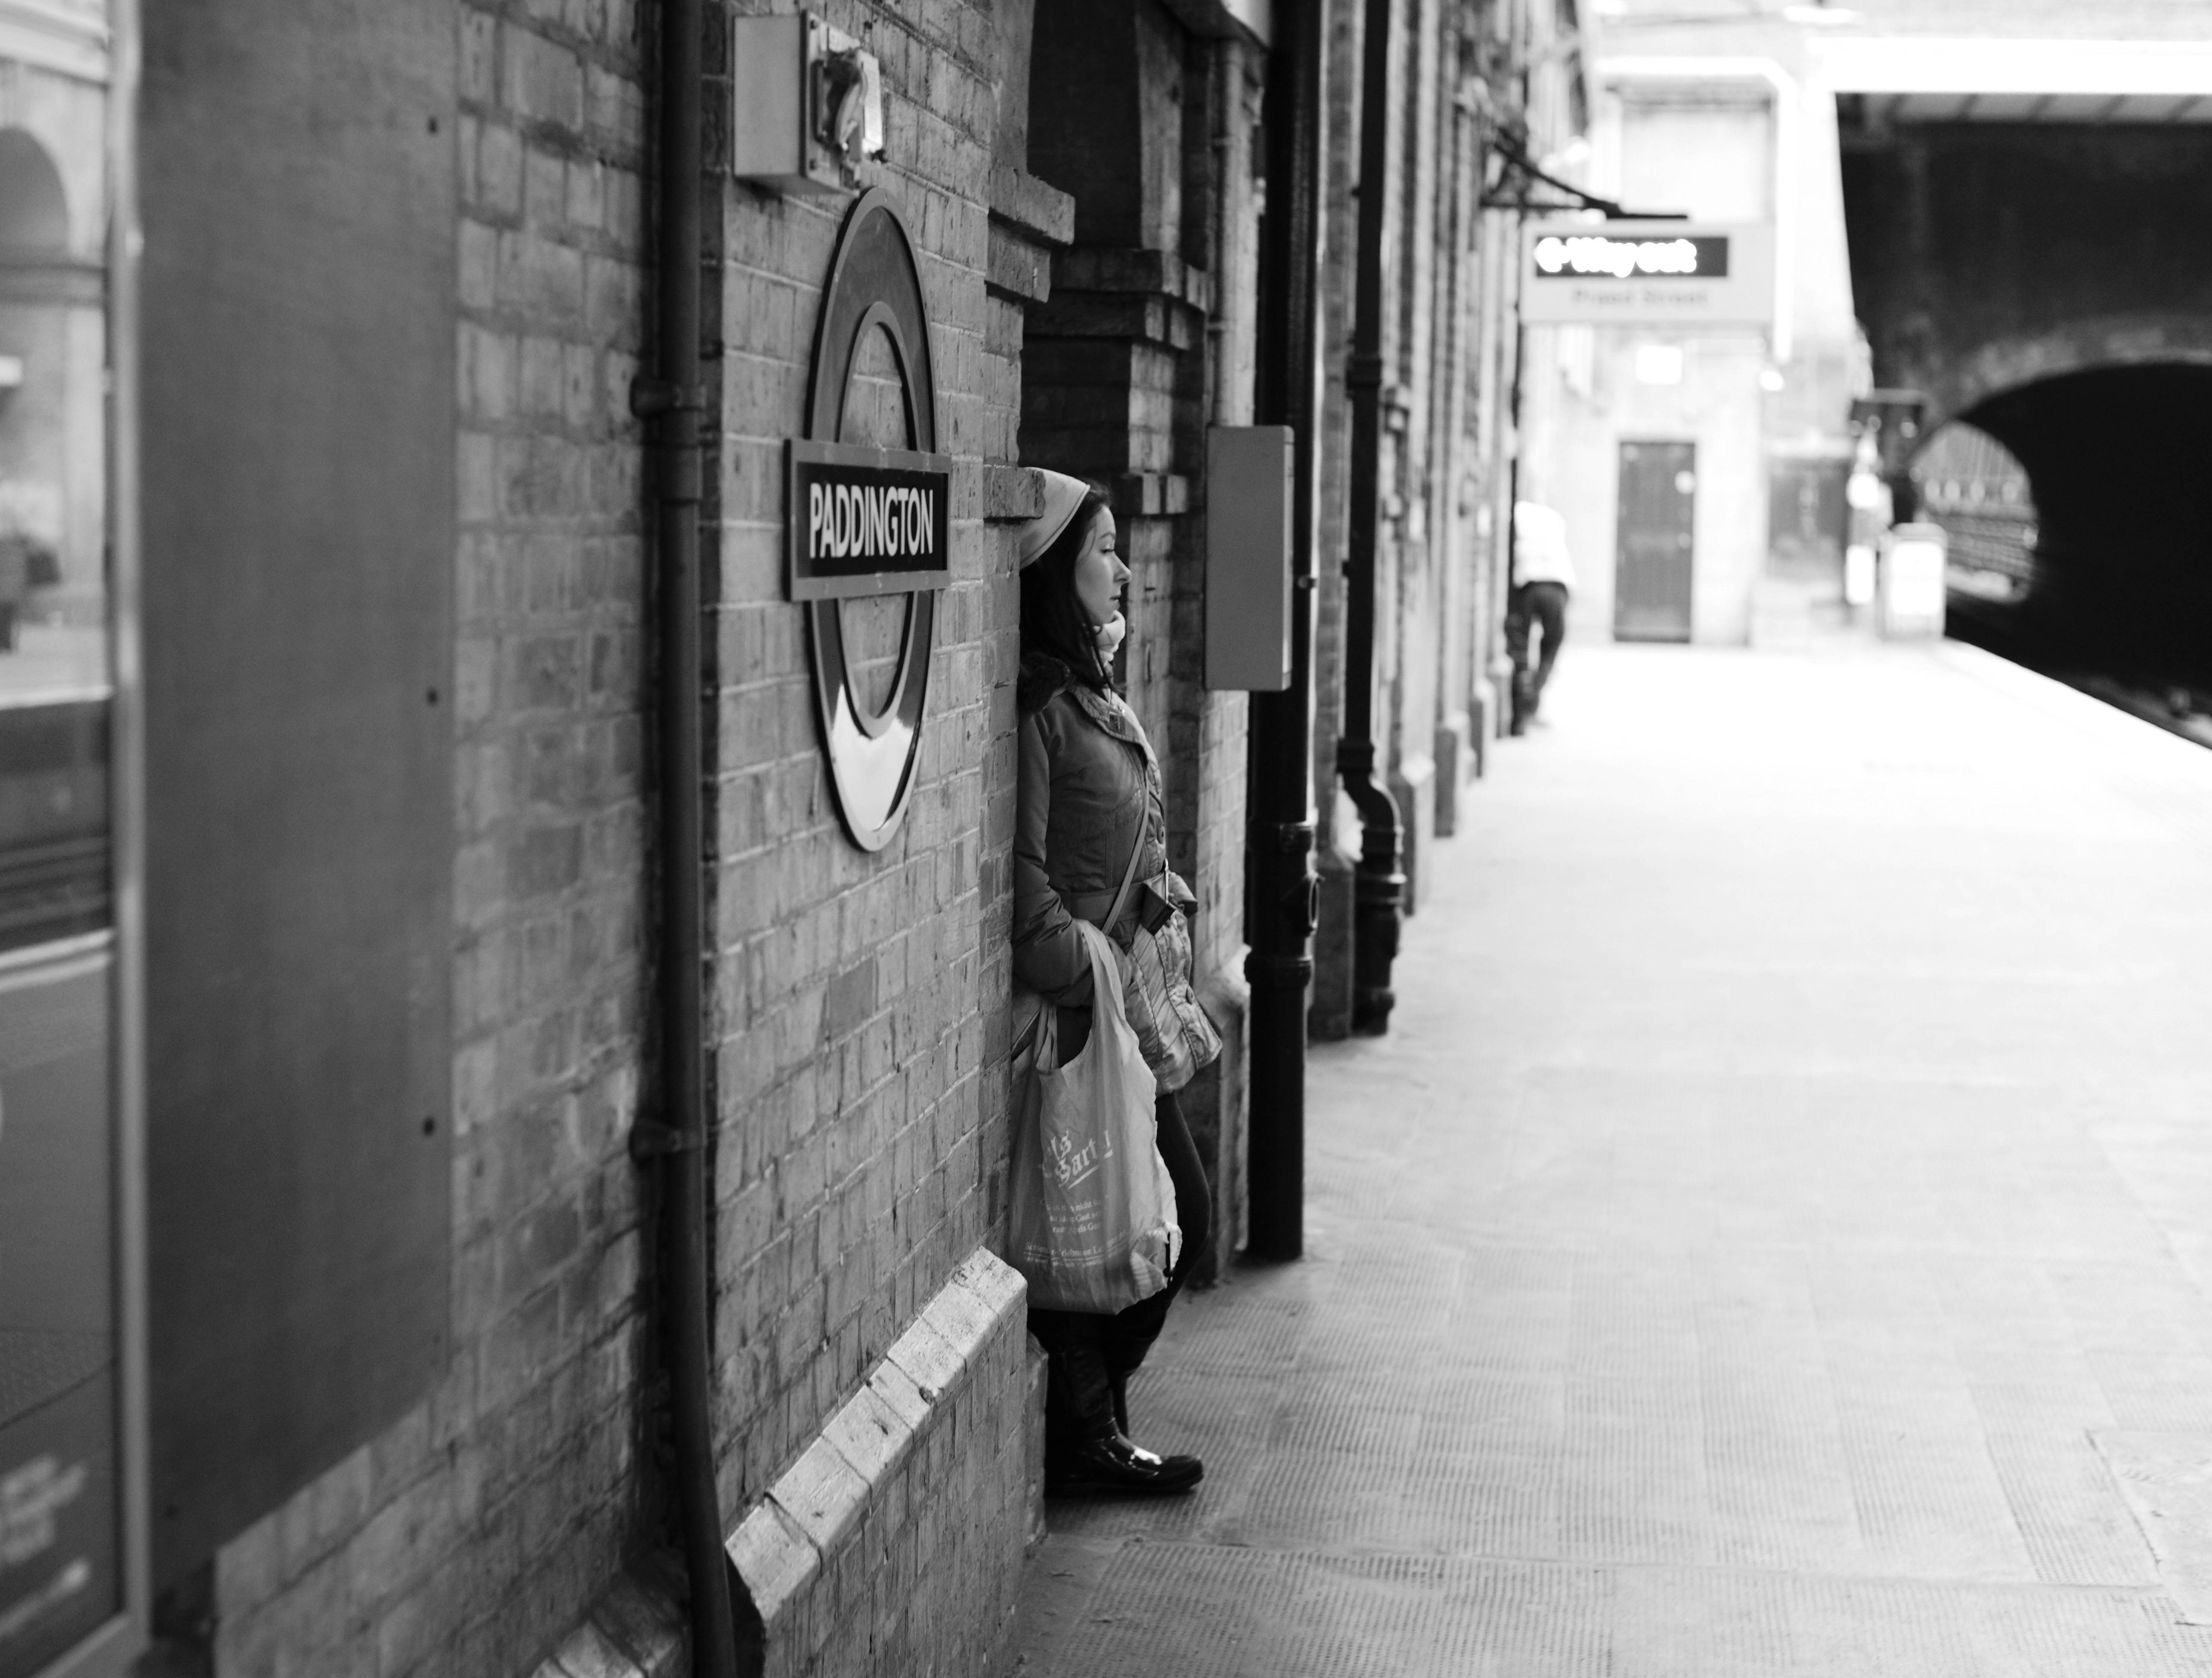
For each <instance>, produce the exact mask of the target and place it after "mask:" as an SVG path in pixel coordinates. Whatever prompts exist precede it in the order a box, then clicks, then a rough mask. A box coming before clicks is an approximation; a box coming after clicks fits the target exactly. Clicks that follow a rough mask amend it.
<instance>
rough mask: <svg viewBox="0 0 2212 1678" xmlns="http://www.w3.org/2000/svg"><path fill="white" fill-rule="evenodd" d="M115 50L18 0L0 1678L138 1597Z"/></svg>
mask: <svg viewBox="0 0 2212 1678" xmlns="http://www.w3.org/2000/svg"><path fill="white" fill-rule="evenodd" d="M109 63H110V47H109V41H108V32H107V18H106V6H105V4H104V3H103V0H46V3H44V4H42V5H40V6H39V7H36V8H9V9H0V1678H30V1675H33V1674H37V1673H39V1672H40V1671H42V1670H44V1669H46V1668H47V1667H49V1666H50V1665H51V1664H52V1663H54V1662H55V1661H57V1660H58V1659H59V1658H60V1657H63V1656H64V1655H66V1654H68V1653H70V1651H73V1650H75V1649H76V1648H78V1647H79V1646H80V1645H82V1644H83V1642H84V1641H85V1639H86V1638H88V1637H89V1636H90V1635H92V1634H93V1633H94V1632H98V1631H99V1630H100V1628H101V1627H103V1626H108V1625H110V1624H111V1623H112V1621H113V1620H114V1619H115V1617H116V1616H117V1615H118V1614H119V1613H120V1612H121V1611H122V1607H123V1581H122V1578H121V1571H120V1567H119V1565H118V1558H119V1556H120V1553H121V1542H120V1537H119V1534H120V1531H121V1518H120V1504H119V1499H118V1490H117V1487H118V1450H117V1440H118V1402H119V1392H118V1378H117V1364H116V1348H117V1335H116V1327H115V1325H116V1322H117V1294H116V1288H117V1279H118V1272H117V1265H116V1256H115V1255H116V1217H117V1212H116V1204H117V1203H116V1187H115V1177H114V1163H115V1153H116V1142H115V1137H116V1130H115V1123H116V1121H115V1103H114V1099H113V1090H112V1067H111V1055H110V1043H111V1038H112V1030H113V1026H112V1006H113V1005H112V994H113V989H114V983H113V968H114V960H115V957H114V951H113V939H114V933H113V929H112V918H111V915H112V911H111V891H110V885H109V880H110V873H111V867H112V865H111V860H110V846H109V808H110V797H109V775H110V765H109V750H108V740H109V714H110V706H111V700H112V678H111V632H110V623H109V611H108V571H109V545H110V544H109V532H110V505H109V487H108V480H109V464H108V436H109V414H108V406H109V402H108V390H109V376H108V367H109V359H108V345H109V333H108V319H107V293H108V287H107V275H106V266H105V260H106V246H107V242H108V223H109V218H110V213H111V204H110V200H111V192H112V185H111V173H110V168H109V161H108V98H109V82H108V65H109Z"/></svg>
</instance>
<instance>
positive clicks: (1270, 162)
mask: <svg viewBox="0 0 2212 1678" xmlns="http://www.w3.org/2000/svg"><path fill="white" fill-rule="evenodd" d="M1322 31H1323V17H1322V0H1302V3H1300V4H1299V5H1298V7H1297V12H1296V14H1295V15H1293V16H1292V17H1291V18H1288V19H1285V20H1283V21H1282V22H1281V24H1279V27H1277V29H1276V32H1275V41H1274V45H1273V47H1272V49H1271V50H1270V52H1269V53H1268V58H1267V94H1266V101H1267V102H1266V106H1265V121H1266V128H1267V209H1266V214H1265V220H1264V221H1263V222H1262V223H1261V232H1260V239H1261V246H1260V271H1261V275H1262V277H1263V282H1262V283H1265V284H1267V285H1269V286H1270V287H1271V288H1273V295H1269V296H1268V297H1267V299H1266V300H1265V301H1263V303H1262V305H1261V309H1260V319H1259V337H1260V344H1259V350H1260V353H1259V357H1258V362H1259V365H1258V369H1257V371H1258V374H1259V380H1258V384H1259V388H1258V390H1257V392H1255V402H1254V407H1255V410H1256V413H1255V417H1257V419H1258V420H1259V422H1260V423H1261V424H1263V425H1287V426H1289V427H1290V428H1291V432H1292V435H1293V439H1294V442H1293V453H1292V459H1293V462H1294V471H1295V479H1294V483H1295V489H1294V493H1293V495H1292V497H1291V685H1290V687H1289V688H1288V689H1287V690H1285V691H1284V692H1281V693H1255V694H1254V695H1253V696H1252V706H1251V769H1250V775H1251V780H1250V787H1251V799H1250V805H1249V822H1248V824H1247V826H1246V829H1245V849H1244V879H1245V891H1246V904H1247V907H1246V912H1245V923H1244V936H1245V938H1246V939H1247V941H1248V942H1249V944H1250V945H1251V948H1250V950H1249V953H1247V954H1246V956H1245V958H1244V977H1245V980H1246V982H1248V983H1249V985H1250V986H1251V988H1252V1000H1251V1012H1250V1015H1249V1020H1250V1025H1251V1031H1252V1066H1251V1076H1250V1084H1249V1091H1250V1099H1251V1113H1252V1117H1251V1146H1250V1149H1249V1164H1248V1166H1247V1187H1248V1189H1249V1195H1250V1202H1249V1219H1250V1225H1249V1236H1248V1237H1247V1241H1246V1250H1247V1251H1248V1252H1249V1253H1250V1254H1251V1255H1252V1256H1253V1257H1255V1258H1259V1259H1270V1260H1282V1259H1294V1258H1296V1257H1297V1256H1298V1255H1299V1254H1300V1253H1301V1252H1302V1251H1303V1250H1304V1231H1305V1140H1306V992H1307V990H1308V989H1309V988H1310V987H1311V985H1312V983H1313V929H1314V913H1315V905H1316V900H1317V897H1318V894H1319V892H1320V889H1321V882H1320V881H1319V880H1318V879H1316V878H1315V875H1314V872H1313V867H1312V864H1311V861H1310V858H1311V855H1312V853H1313V842H1314V812H1313V712H1314V694H1313V599H1314V551H1313V550H1314V531H1315V529H1316V524H1317V520H1316V506H1315V497H1316V491H1317V485H1318V483H1319V474H1318V473H1317V472H1316V469H1315V468H1316V438H1317V435H1318V432H1319V429H1320V421H1321V375H1322V363H1321V310H1320V307H1319V298H1320V295H1321V293H1320V272H1321V179H1322V158H1321V146H1322V119H1321V113H1322V70H1323V65H1324V64H1325V62H1326V50H1327V46H1328V41H1327V39H1326V37H1325V36H1324V34H1323V33H1322Z"/></svg>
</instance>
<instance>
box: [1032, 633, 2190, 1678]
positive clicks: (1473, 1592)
mask: <svg viewBox="0 0 2212 1678" xmlns="http://www.w3.org/2000/svg"><path fill="white" fill-rule="evenodd" d="M1546 706H1547V721H1548V723H1549V726H1548V727H1544V728H1541V729H1540V730H1538V731H1537V732H1535V733H1533V734H1532V735H1530V736H1529V737H1528V738H1526V739H1520V740H1515V741H1509V742H1504V743H1502V745H1501V746H1500V749H1499V750H1498V751H1497V752H1495V753H1494V754H1493V755H1492V763H1493V765H1494V769H1493V772H1492V775H1490V777H1489V778H1488V779H1486V781H1483V782H1481V783H1480V785H1478V786H1477V787H1475V788H1474V789H1473V790H1472V792H1471V793H1470V794H1469V795H1468V797H1467V798H1465V799H1462V812H1464V813H1463V826H1462V833H1461V835H1460V836H1458V837H1456V838H1455V839H1452V840H1449V841H1445V842H1440V843H1438V844H1437V846H1436V848H1435V849H1434V851H1433V852H1432V853H1431V856H1432V862H1431V866H1433V867H1434V869H1435V876H1434V879H1435V885H1434V890H1433V891H1432V893H1431V896H1430V897H1429V899H1428V901H1427V902H1426V903H1425V905H1424V906H1423V909H1422V910H1421V913H1420V914H1419V916H1418V917H1417V918H1415V919H1414V920H1413V921H1410V922H1409V923H1408V926H1407V933H1406V939H1405V944H1404V950H1403V953H1402V955H1401V958H1400V961H1399V964H1398V972H1397V988H1398V994H1399V997H1400V1002H1399V1006H1398V1012H1397V1014H1396V1017H1395V1020H1394V1023H1393V1029H1392V1031H1391V1032H1390V1034H1389V1037H1385V1038H1383V1039H1379V1040H1370V1041H1361V1042H1357V1043H1346V1044H1334V1045H1323V1046H1319V1047H1317V1048H1316V1051H1315V1054H1314V1057H1313V1063H1312V1068H1311V1074H1310V1097H1309V1116H1308V1160H1307V1179H1308V1209H1307V1240H1306V1245H1307V1254H1306V1256H1305V1257H1304V1259H1303V1260H1302V1261H1300V1262H1297V1263H1296V1264H1291V1265H1285V1266H1279V1267H1268V1268H1260V1267H1241V1268H1237V1269H1235V1270H1234V1271H1232V1272H1231V1274H1230V1276H1229V1277H1228V1279H1227V1280H1225V1282H1224V1283H1223V1284H1222V1285H1221V1286H1218V1287H1216V1288H1214V1289H1212V1290H1211V1291H1210V1292H1206V1293H1203V1294H1198V1295H1194V1296H1192V1297H1190V1298H1188V1299H1186V1300H1185V1301H1183V1302H1182V1303H1180V1304H1178V1305H1177V1306H1176V1310H1175V1311H1174V1312H1173V1313H1171V1314H1170V1320H1169V1325H1168V1328H1167V1332H1166V1333H1165V1334H1164V1336H1163V1337H1162V1339H1161V1341H1160V1342H1159V1344H1158V1347H1157V1348H1156V1349H1155V1351H1154V1353H1153V1355H1152V1360H1151V1362H1150V1363H1149V1364H1148V1365H1146V1369H1145V1370H1144V1371H1142V1372H1141V1373H1140V1374H1139V1377H1138V1378H1137V1380H1136V1382H1135V1383H1133V1389H1132V1392H1131V1401H1130V1402H1131V1410H1132V1413H1133V1418H1134V1420H1135V1424H1136V1431H1137V1432H1138V1433H1139V1436H1140V1437H1141V1438H1144V1439H1146V1441H1147V1442H1152V1443H1157V1444H1161V1445H1163V1446H1167V1447H1170V1448H1174V1449H1178V1450H1197V1451H1199V1452H1200V1453H1201V1454H1202V1455H1203V1456H1205V1457H1206V1463H1207V1475H1206V1482H1205V1484H1204V1485H1203V1486H1201V1487H1200V1490H1199V1491H1198V1493H1196V1494H1195V1495H1194V1496H1192V1497H1190V1498H1188V1499H1180V1500H1176V1501H1171V1502H1164V1503H1145V1502H1129V1503H1114V1502H1096V1503H1065V1504H1054V1505H1052V1506H1051V1508H1050V1510H1049V1511H1048V1524H1049V1527H1050V1535H1049V1536H1048V1539H1047V1540H1046V1541H1045V1543H1044V1544H1043V1545H1042V1547H1040V1549H1039V1550H1038V1552H1037V1553H1036V1556H1035V1557H1034V1558H1033V1559H1032V1560H1031V1563H1030V1572H1029V1577H1028V1579H1027V1582H1026V1584H1025V1587H1024V1598H1023V1608H1022V1613H1023V1619H1022V1623H1021V1626H1020V1628H1019V1632H1018V1639H1017V1646H1018V1657H1017V1659H1018V1669H1020V1670H1022V1671H1024V1672H1026V1673H1032V1674H1047V1675H1069V1678H1076V1675H1085V1678H1087V1675H1100V1678H1103V1675H1109V1674H1122V1673H1128V1674H1138V1673H1143V1674H1146V1675H1147V1678H1150V1675H1152V1674H1155V1673H1158V1672H1161V1671H1175V1672H1180V1673H1186V1674H1205V1675H1217V1674H1218V1675H1223V1678H1229V1675H1238V1678H1242V1675H1248V1674H1249V1675H1255V1678H1258V1675H1268V1678H1278V1675H1305V1674H1313V1675H1324V1674H1327V1675H1336V1674H1343V1675H1352V1674H1369V1673H1374V1674H1390V1675H1401V1674H1402V1675H1419V1674H1431V1673H1434V1674H1439V1675H1443V1674H1450V1675H1461V1674H1497V1675H1512V1678H1534V1675H1570V1674H1571V1675H1577V1678H1580V1675H1597V1674H1607V1675H1612V1678H1674V1675H1681V1678H1723V1675H1736V1674H1741V1675H1744V1678H1781V1675H1796V1674H1803V1675H1807V1678H1812V1675H1820V1678H1849V1675H1857V1674H1862V1673H1863V1674H1884V1675H1922V1674H1926V1675H1929V1678H1960V1675H1976V1674H1991V1675H1999V1674H2002V1675H2007V1678H2012V1675H2038V1678H2040V1675H2045V1674H2067V1675H2082V1678H2106V1675H2110V1678H2154V1675H2164V1674H2205V1675H2212V1627H2208V1626H2198V1625H2197V1624H2194V1623H2189V1622H2191V1621H2194V1620H2197V1619H2199V1618H2201V1617H2203V1613H2204V1607H2203V1605H2204V1602H2206V1600H2207V1598H2206V1596H2204V1595H2203V1593H2204V1592H2205V1591H2206V1590H2212V1587H2208V1586H2207V1585H2206V1584H2204V1581H2205V1579H2206V1578H2212V1574H2208V1573H2207V1572H2205V1568H2206V1566H2208V1564H2207V1563H2206V1562H2205V1561H2204V1560H2203V1557H2205V1556H2207V1555H2212V1545H2209V1544H2208V1543H2207V1541H2204V1540H2202V1539H2200V1538H2198V1536H2197V1534H2196V1533H2195V1531H2194V1521H2195V1516H2196V1514H2197V1512H2198V1511H2202V1510H2204V1509H2207V1508H2212V1502H2208V1500H2207V1499H2206V1495H2205V1493H2204V1491H2203V1486H2204V1485H2205V1484H2206V1483H2207V1482H2208V1478H2212V1470H2208V1469H2207V1468H2206V1467H2205V1464H2206V1463H2207V1462H2209V1461H2212V1294H2209V1293H2208V1289H2212V1122H2208V1121H2212V1031H2207V1030H2206V1029H2205V1025H2204V1022H2205V1019H2206V1005H2207V1001H2208V999H2212V752H2208V751H2203V749H2201V748H2199V747H2197V746H2195V745H2191V744H2190V743H2188V742H2185V741H2182V740H2179V739H2176V738H2175V737H2173V736H2172V735H2169V734H2166V733H2162V732H2161V731H2159V730H2156V729H2153V728H2151V727H2148V726H2146V725H2144V724H2142V723H2141V722H2138V721H2136V720H2134V719H2132V718H2130V717H2127V716H2124V715H2123V714H2119V713H2118V712H2115V711H2112V710H2111V709H2109V708H2106V707H2103V706H2101V705H2100V704H2098V703H2097V702H2094V701H2093V700H2090V699H2087V698H2086V697H2084V696H2081V695H2079V694H2076V693H2075V692H2073V691H2072V690H2068V689H2065V688H2062V687H2059V686H2057V684H2051V683H2047V682H2045V681H2043V680H2041V679H2040V678H2036V677H2033V676H2031V675H2028V674H2027V673H2026V672H2021V671H2018V670H2015V669H2014V668H2013V667H2012V666H2006V665H2003V664H2002V663H2000V662H1999V661H1997V660H1994V659H1991V658H1990V657H1988V656H1987V655H1985V654H1979V653H1977V652H1974V651H1972V649H1968V648H1963V647H1951V646H1948V645H1947V646H1941V647H1881V646H1868V645H1865V644H1840V645H1825V646H1822V645H1816V646H1815V647H1813V648H1810V649H1808V650H1807V651H1805V652H1803V653H1796V654H1773V653H1760V654H1751V653H1744V652H1735V651H1720V650H1707V649H1699V648H1682V647H1571V648H1570V649H1569V650H1568V654H1567V655H1566V657H1565V659H1564V660H1562V663H1561V666H1560V671H1559V678H1558V680H1557V682H1556V684H1555V686H1554V690H1553V693H1552V694H1551V695H1549V696H1547V701H1546ZM2147 1531H2148V1536H2147Z"/></svg>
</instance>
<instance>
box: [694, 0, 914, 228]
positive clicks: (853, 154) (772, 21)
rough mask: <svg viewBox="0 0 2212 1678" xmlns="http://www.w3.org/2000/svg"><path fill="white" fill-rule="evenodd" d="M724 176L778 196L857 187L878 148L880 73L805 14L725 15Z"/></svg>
mask: <svg viewBox="0 0 2212 1678" xmlns="http://www.w3.org/2000/svg"><path fill="white" fill-rule="evenodd" d="M729 31H730V173H732V175H734V176H736V177H737V178H738V179H740V180H749V181H751V182H752V183H753V184H754V185H759V186H768V187H773V188H775V190H777V191H779V192H843V191H847V190H849V189H851V188H852V187H854V185H857V184H858V178H857V176H856V175H855V174H854V166H856V165H857V164H858V163H859V162H860V160H861V159H862V158H863V157H873V156H876V155H878V154H880V153H881V152H882V150H883V149H884V91H883V70H882V67H881V65H880V64H879V63H878V60H877V58H876V55H875V54H874V53H872V52H864V51H862V50H861V47H860V42H859V41H858V40H855V39H854V37H853V36H851V35H848V34H847V33H845V32H844V31H843V30H842V29H838V28H835V27H832V26H830V25H829V24H827V23H825V22H823V21H822V20H821V19H820V18H818V17H816V16H814V15H811V13H807V12H797V13H792V14H788V15H783V16H776V17H740V18H732V20H731V21H730V23H729Z"/></svg>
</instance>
